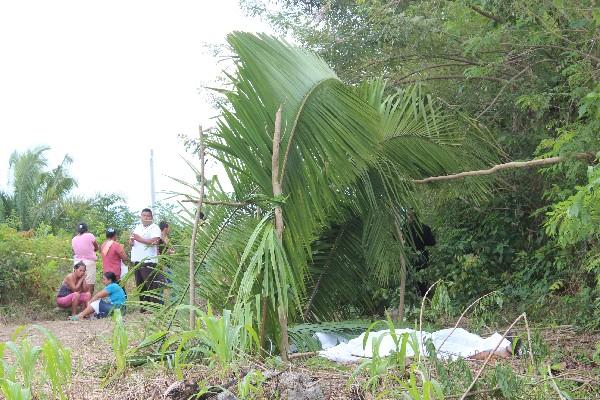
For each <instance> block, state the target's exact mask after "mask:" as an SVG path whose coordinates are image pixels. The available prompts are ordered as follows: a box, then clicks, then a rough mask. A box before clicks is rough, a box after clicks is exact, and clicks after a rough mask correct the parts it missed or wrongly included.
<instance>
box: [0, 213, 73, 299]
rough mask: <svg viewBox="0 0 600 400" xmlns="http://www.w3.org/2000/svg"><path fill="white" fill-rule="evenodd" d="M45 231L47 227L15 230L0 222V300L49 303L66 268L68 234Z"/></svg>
mask: <svg viewBox="0 0 600 400" xmlns="http://www.w3.org/2000/svg"><path fill="white" fill-rule="evenodd" d="M48 232H49V229H48V227H47V226H40V227H39V228H38V229H36V230H35V231H27V232H17V231H16V230H15V229H14V228H11V227H9V226H7V225H4V224H0V303H2V304H6V303H10V302H14V301H18V300H22V299H37V300H39V301H41V302H45V303H48V304H50V303H52V302H53V300H54V296H55V292H56V290H57V288H58V285H59V284H60V282H61V280H62V278H63V276H64V275H65V274H66V273H67V272H68V271H69V270H70V266H71V261H69V260H71V258H72V252H71V240H70V239H71V237H70V236H67V235H62V236H55V235H52V234H49V233H48ZM51 257H58V258H51Z"/></svg>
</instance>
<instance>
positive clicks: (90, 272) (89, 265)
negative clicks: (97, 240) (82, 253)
mask: <svg viewBox="0 0 600 400" xmlns="http://www.w3.org/2000/svg"><path fill="white" fill-rule="evenodd" d="M73 261H74V264H73V265H75V264H77V263H78V262H79V261H83V263H84V264H85V283H86V284H88V285H95V284H96V261H94V260H86V259H79V258H76V259H75V260H73Z"/></svg>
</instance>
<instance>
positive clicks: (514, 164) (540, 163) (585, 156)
mask: <svg viewBox="0 0 600 400" xmlns="http://www.w3.org/2000/svg"><path fill="white" fill-rule="evenodd" d="M574 158H575V159H577V160H583V161H588V162H590V161H593V160H594V159H595V158H596V156H595V154H594V153H589V152H588V153H577V154H575V155H574ZM568 159H569V158H568V157H563V156H559V157H550V158H542V159H540V160H530V161H511V162H508V163H504V164H498V165H494V166H493V167H492V168H489V169H481V170H477V171H466V172H460V173H458V174H452V175H441V176H431V177H429V178H425V179H415V180H413V183H417V184H421V183H432V182H441V181H450V180H454V179H462V178H466V177H469V176H483V175H492V174H495V173H496V172H498V171H502V170H505V169H514V168H531V167H544V166H547V165H552V164H558V163H561V162H563V161H566V160H568Z"/></svg>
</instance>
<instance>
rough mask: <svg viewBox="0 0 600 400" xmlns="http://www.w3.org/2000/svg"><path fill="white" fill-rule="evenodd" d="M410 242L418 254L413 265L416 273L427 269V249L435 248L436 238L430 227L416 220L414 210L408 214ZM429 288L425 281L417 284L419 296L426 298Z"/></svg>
mask: <svg viewBox="0 0 600 400" xmlns="http://www.w3.org/2000/svg"><path fill="white" fill-rule="evenodd" d="M408 240H409V241H410V244H411V246H412V247H413V249H414V250H415V253H416V254H415V261H414V263H413V265H414V266H415V271H422V270H424V269H427V267H428V266H429V251H428V250H427V247H430V246H435V243H436V242H435V236H434V235H433V232H432V231H431V228H430V227H429V226H428V225H426V224H422V223H420V222H419V221H418V220H417V219H416V218H415V215H414V212H413V211H412V210H410V211H409V212H408ZM428 288H429V282H426V281H423V280H421V281H418V282H417V292H418V293H419V295H421V296H424V295H425V292H427V289H428Z"/></svg>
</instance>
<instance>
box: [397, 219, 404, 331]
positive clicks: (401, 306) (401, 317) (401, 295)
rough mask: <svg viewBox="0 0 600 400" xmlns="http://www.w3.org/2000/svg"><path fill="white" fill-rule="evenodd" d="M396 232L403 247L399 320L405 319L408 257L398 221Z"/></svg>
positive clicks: (401, 254)
mask: <svg viewBox="0 0 600 400" xmlns="http://www.w3.org/2000/svg"><path fill="white" fill-rule="evenodd" d="M396 234H397V235H398V240H399V241H400V245H401V247H402V250H401V253H400V301H399V302H398V322H402V321H403V320H404V298H405V297H406V258H405V257H404V235H402V229H400V224H399V223H398V221H396Z"/></svg>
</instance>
